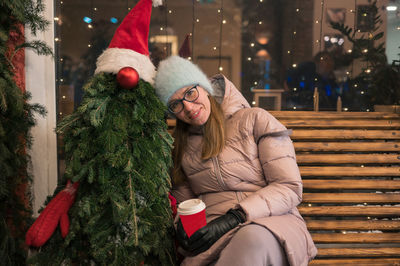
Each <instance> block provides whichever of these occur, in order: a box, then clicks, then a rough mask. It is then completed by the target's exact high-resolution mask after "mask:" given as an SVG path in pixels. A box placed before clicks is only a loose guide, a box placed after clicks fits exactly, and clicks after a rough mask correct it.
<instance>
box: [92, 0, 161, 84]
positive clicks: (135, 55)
mask: <svg viewBox="0 0 400 266" xmlns="http://www.w3.org/2000/svg"><path fill="white" fill-rule="evenodd" d="M152 4H153V6H154V7H156V6H159V5H161V4H162V0H141V1H139V3H137V4H136V6H135V7H134V8H133V9H132V10H131V11H130V12H129V13H128V15H127V16H126V17H125V18H124V20H123V21H122V22H121V25H119V27H118V28H117V30H116V32H115V34H114V37H113V38H112V40H111V43H110V45H109V46H108V48H107V49H106V50H105V51H104V52H103V53H102V54H101V55H100V56H99V58H98V59H97V63H96V66H97V68H96V71H95V74H98V73H100V72H107V73H114V74H117V73H118V72H119V71H120V70H121V69H122V68H125V67H131V68H134V69H135V70H136V71H137V73H138V74H139V77H140V78H141V79H143V80H145V81H147V82H149V83H151V84H153V81H154V77H155V75H156V70H155V67H154V65H153V63H152V62H151V60H150V57H149V48H148V37H149V27H150V16H151V9H152Z"/></svg>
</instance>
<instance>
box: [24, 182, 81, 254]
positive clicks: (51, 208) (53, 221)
mask: <svg viewBox="0 0 400 266" xmlns="http://www.w3.org/2000/svg"><path fill="white" fill-rule="evenodd" d="M78 186H79V182H75V183H74V184H71V181H70V180H68V183H67V185H66V186H65V188H64V189H63V190H62V191H60V192H59V193H58V194H57V195H56V196H55V197H54V198H53V199H52V200H51V201H50V202H49V204H47V206H46V208H44V210H43V211H42V212H41V213H40V215H39V217H38V218H37V219H36V221H35V222H34V223H33V225H32V226H31V227H30V228H29V230H28V232H27V233H26V236H25V243H26V244H27V245H28V246H34V247H41V246H43V245H44V244H45V243H46V242H47V240H49V238H50V237H51V235H52V234H53V233H54V231H55V230H56V228H57V224H58V223H59V222H60V228H61V235H62V237H64V238H65V237H66V236H67V234H68V229H69V219H68V215H67V213H68V210H69V208H70V207H71V206H72V204H73V203H74V200H75V196H76V191H77V189H78Z"/></svg>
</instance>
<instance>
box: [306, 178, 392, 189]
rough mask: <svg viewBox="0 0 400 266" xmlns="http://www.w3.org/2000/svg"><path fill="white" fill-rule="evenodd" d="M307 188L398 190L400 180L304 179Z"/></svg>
mask: <svg viewBox="0 0 400 266" xmlns="http://www.w3.org/2000/svg"><path fill="white" fill-rule="evenodd" d="M303 187H304V188H305V189H322V190H324V189H325V190H329V189H342V190H343V189H371V190H396V189H400V180H370V179H368V180H365V179H355V180H336V179H335V180H331V179H324V180H321V179H313V180H308V179H304V180H303Z"/></svg>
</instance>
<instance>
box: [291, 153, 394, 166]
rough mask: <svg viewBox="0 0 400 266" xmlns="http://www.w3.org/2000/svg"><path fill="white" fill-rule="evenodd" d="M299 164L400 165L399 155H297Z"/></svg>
mask: <svg viewBox="0 0 400 266" xmlns="http://www.w3.org/2000/svg"><path fill="white" fill-rule="evenodd" d="M296 158H297V163H299V164H305V163H313V164H316V163H321V164H342V163H347V164H350V163H356V164H369V163H379V164H389V163H400V155H399V154H379V153H378V154H374V153H370V154H297V155H296Z"/></svg>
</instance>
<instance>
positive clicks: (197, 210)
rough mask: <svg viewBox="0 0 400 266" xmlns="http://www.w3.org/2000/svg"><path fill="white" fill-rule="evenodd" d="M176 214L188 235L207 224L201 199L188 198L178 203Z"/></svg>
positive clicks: (204, 206)
mask: <svg viewBox="0 0 400 266" xmlns="http://www.w3.org/2000/svg"><path fill="white" fill-rule="evenodd" d="M178 214H179V218H180V219H181V222H182V225H183V229H185V232H186V234H187V235H188V237H190V236H191V235H193V233H194V232H196V231H197V230H199V229H200V228H202V227H203V226H205V225H206V224H207V221H206V205H205V204H204V202H203V201H202V200H201V199H190V200H185V201H184V202H182V203H180V204H179V206H178Z"/></svg>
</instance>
